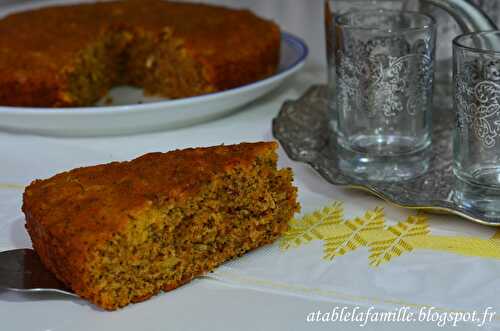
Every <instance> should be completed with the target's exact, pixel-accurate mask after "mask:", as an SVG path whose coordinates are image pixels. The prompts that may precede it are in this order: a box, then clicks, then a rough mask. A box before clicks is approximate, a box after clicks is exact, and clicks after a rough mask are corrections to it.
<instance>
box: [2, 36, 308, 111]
mask: <svg viewBox="0 0 500 331" xmlns="http://www.w3.org/2000/svg"><path fill="white" fill-rule="evenodd" d="M283 42H284V43H286V44H288V45H289V46H291V47H292V48H293V49H294V50H295V51H296V54H297V56H296V57H297V58H296V59H295V60H294V61H293V62H292V63H291V64H289V65H288V66H286V67H285V68H280V69H278V72H276V73H275V74H274V75H272V76H269V77H267V78H264V79H261V80H258V81H256V82H252V83H249V84H245V85H241V86H238V87H235V88H232V89H229V90H225V91H221V92H215V93H208V94H203V95H198V96H194V97H189V98H182V99H174V100H165V101H156V102H150V103H144V104H133V105H119V106H100V107H71V108H46V107H39V108H37V107H11V106H0V114H16V115H28V114H40V113H41V112H43V113H44V114H47V115H51V114H57V115H59V116H61V115H63V116H64V115H67V116H71V115H75V114H80V115H82V114H96V113H102V112H106V113H107V114H109V113H110V112H123V111H147V110H148V108H150V107H152V106H161V104H163V103H168V104H169V105H170V106H175V105H181V104H184V103H186V102H195V101H198V100H207V101H209V100H210V99H213V98H218V97H220V96H230V95H234V94H238V93H239V92H240V91H241V90H243V89H246V88H248V87H251V86H254V85H260V84H266V83H269V82H271V81H274V80H278V79H280V78H281V77H282V76H283V75H287V74H289V73H290V72H291V71H292V72H293V71H295V69H299V68H300V67H301V66H302V65H303V64H304V63H305V60H306V59H307V57H308V55H309V47H308V46H307V44H306V43H305V41H304V40H302V39H301V38H299V37H297V36H296V35H294V34H291V33H289V32H285V31H282V32H281V43H282V44H283Z"/></svg>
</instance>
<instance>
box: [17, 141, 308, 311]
mask: <svg viewBox="0 0 500 331" xmlns="http://www.w3.org/2000/svg"><path fill="white" fill-rule="evenodd" d="M276 148H277V144H276V143H274V142H261V143H242V144H239V145H229V146H216V147H208V148H195V149H185V150H176V151H172V152H168V153H150V154H146V155H144V156H141V157H139V158H137V159H134V160H132V161H127V162H113V163H109V164H104V165H97V166H91V167H85V168H78V169H74V170H71V171H68V172H64V173H61V174H58V175H56V176H54V177H52V178H49V179H46V180H36V181H34V182H33V183H31V184H30V185H29V186H28V187H27V188H26V190H25V192H24V197H23V207H22V209H23V212H24V214H25V215H26V228H27V230H28V233H29V235H30V237H31V240H32V243H33V247H34V249H35V250H36V252H37V253H38V255H39V256H40V258H41V260H42V262H43V263H44V265H45V266H46V267H47V268H48V269H49V270H50V271H52V272H53V273H54V274H55V275H56V276H57V278H58V279H60V280H61V281H62V282H64V283H65V284H66V285H67V286H68V287H69V288H71V289H73V291H74V292H75V293H77V294H78V295H80V296H81V297H82V298H85V299H88V300H89V301H91V302H93V303H94V304H96V305H98V306H100V307H102V308H104V309H107V310H114V309H117V308H120V307H123V306H126V305H128V304H129V303H131V302H138V301H143V300H145V299H147V298H149V297H151V296H152V295H154V294H156V293H158V292H159V291H160V290H164V291H169V290H172V289H174V288H177V287H178V286H180V285H182V284H184V283H186V282H189V281H190V280H191V279H192V278H193V277H196V276H199V275H202V274H203V273H205V272H207V271H209V270H212V269H213V268H215V267H216V266H218V265H219V264H221V263H222V262H224V261H227V260H230V259H232V258H234V257H237V256H240V255H242V254H244V253H245V252H248V251H250V250H252V249H255V248H257V247H260V246H262V245H265V244H269V243H272V242H273V241H274V240H276V239H277V238H278V237H279V236H280V234H282V233H283V232H284V231H286V230H287V229H288V221H289V220H290V219H291V218H292V217H293V214H294V213H295V212H297V211H298V210H299V204H298V202H297V190H296V188H295V187H294V186H293V185H292V180H293V179H292V172H291V170H290V169H288V168H284V169H277V154H276V152H275V149H276Z"/></svg>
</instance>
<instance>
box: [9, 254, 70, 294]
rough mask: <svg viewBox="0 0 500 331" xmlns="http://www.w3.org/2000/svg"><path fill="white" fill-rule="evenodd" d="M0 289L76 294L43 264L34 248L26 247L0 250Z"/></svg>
mask: <svg viewBox="0 0 500 331" xmlns="http://www.w3.org/2000/svg"><path fill="white" fill-rule="evenodd" d="M0 289H6V290H13V291H20V292H30V293H40V292H52V293H61V294H67V295H71V296H77V295H76V294H75V293H73V292H72V291H71V290H70V289H68V288H67V287H66V286H65V285H64V284H63V283H61V282H60V281H59V280H58V279H57V278H56V277H55V276H54V275H53V274H52V273H51V272H50V271H48V270H47V269H46V268H45V267H44V266H43V264H42V262H41V261H40V258H39V257H38V255H37V254H36V252H35V251H34V250H32V249H28V248H23V249H14V250H10V251H4V252H0Z"/></svg>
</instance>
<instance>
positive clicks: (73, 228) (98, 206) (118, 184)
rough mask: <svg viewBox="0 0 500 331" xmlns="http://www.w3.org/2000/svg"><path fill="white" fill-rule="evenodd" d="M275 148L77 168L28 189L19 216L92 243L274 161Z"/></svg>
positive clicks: (217, 150) (185, 153)
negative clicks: (260, 162)
mask: <svg viewBox="0 0 500 331" xmlns="http://www.w3.org/2000/svg"><path fill="white" fill-rule="evenodd" d="M276 148H277V144H276V143H274V142H261V143H243V144H239V145H229V146H217V147H208V148H194V149H193V148H191V149H185V150H177V151H172V152H168V153H150V154H146V155H144V156H141V157H139V158H137V159H134V160H132V161H127V162H113V163H109V164H104V165H97V166H91V167H85V168H78V169H74V170H71V171H68V172H64V173H61V174H58V175H56V176H54V177H52V178H49V179H46V180H36V181H34V182H33V183H31V185H29V186H28V187H27V188H26V190H25V193H24V204H23V211H24V212H25V214H26V215H27V218H29V219H31V220H33V221H35V222H39V223H41V224H42V225H43V228H44V229H46V230H47V231H50V233H51V235H52V236H53V237H56V238H60V239H61V238H67V240H70V239H71V237H73V236H74V237H78V240H82V241H85V240H95V239H97V238H96V236H101V235H102V236H108V235H110V234H112V233H113V232H115V231H118V230H119V229H120V228H121V226H124V225H125V224H126V222H127V220H128V218H129V217H130V218H133V217H134V215H135V214H134V213H135V212H137V211H141V210H143V209H144V207H147V206H148V205H152V204H158V203H163V202H164V201H167V200H168V201H170V202H174V203H175V201H176V200H177V199H179V200H183V199H185V198H187V197H189V196H192V195H195V194H196V192H198V190H199V189H200V188H201V187H203V185H205V184H206V183H208V182H210V181H211V180H212V179H213V177H214V175H216V174H221V173H224V172H226V171H230V170H231V169H234V168H235V167H242V168H246V167H248V166H249V165H251V164H252V162H254V161H255V160H256V158H257V157H259V156H265V157H267V158H268V159H269V157H270V158H271V159H272V160H273V161H275V160H276V155H275V153H274V150H275V149H276Z"/></svg>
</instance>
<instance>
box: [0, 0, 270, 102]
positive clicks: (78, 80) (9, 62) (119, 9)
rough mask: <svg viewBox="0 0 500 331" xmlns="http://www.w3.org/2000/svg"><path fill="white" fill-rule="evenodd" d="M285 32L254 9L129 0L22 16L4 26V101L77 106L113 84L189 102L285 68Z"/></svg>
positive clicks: (0, 27) (0, 36) (0, 89)
mask: <svg viewBox="0 0 500 331" xmlns="http://www.w3.org/2000/svg"><path fill="white" fill-rule="evenodd" d="M279 53H280V31H279V28H278V26H277V25H276V24H274V23H272V22H270V21H267V20H264V19H261V18H259V17H257V16H256V15H254V14H252V13H251V12H250V11H248V10H233V9H227V8H223V7H217V6H211V5H204V4H190V3H176V2H170V1H162V0H128V1H115V2H97V3H90V4H89V3H87V4H78V5H66V6H55V7H47V8H41V9H37V10H32V11H26V12H19V13H15V14H12V15H9V16H7V17H5V18H4V19H2V20H0V105H9V106H30V107H73V106H86V105H91V104H93V103H95V102H96V101H97V100H98V99H99V98H100V97H102V96H104V95H105V94H106V92H107V91H108V90H109V89H110V88H111V87H112V86H115V85H133V86H137V87H142V88H144V90H145V92H146V93H147V94H150V95H159V96H164V97H170V98H181V97H188V96H194V95H200V94H205V93H211V92H216V91H221V90H225V89H229V88H232V87H236V86H240V85H243V84H246V83H249V82H253V81H256V80H259V79H262V78H265V77H267V76H269V75H271V74H273V73H274V72H275V71H276V70H277V66H278V63H279Z"/></svg>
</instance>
